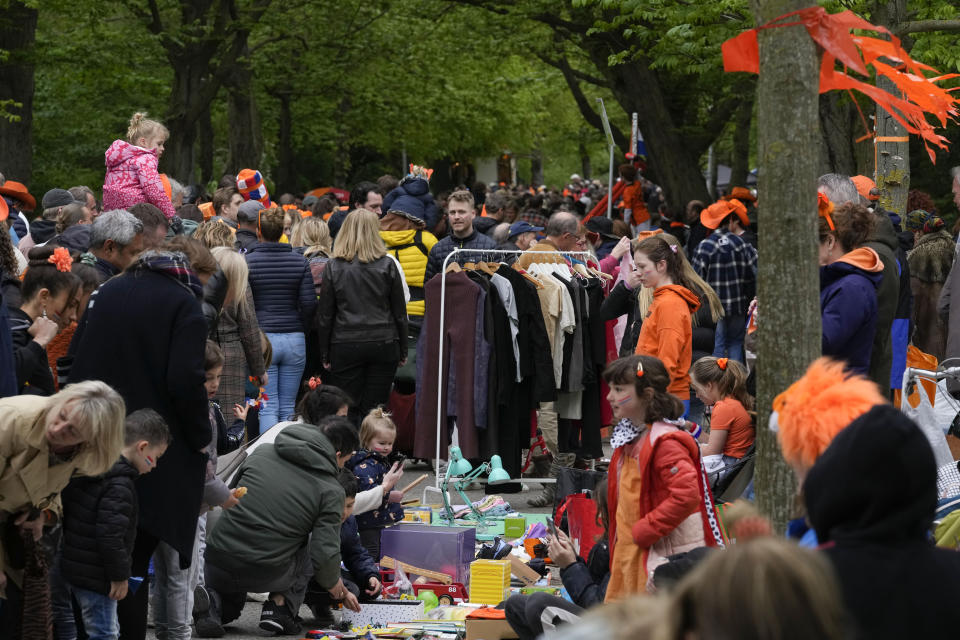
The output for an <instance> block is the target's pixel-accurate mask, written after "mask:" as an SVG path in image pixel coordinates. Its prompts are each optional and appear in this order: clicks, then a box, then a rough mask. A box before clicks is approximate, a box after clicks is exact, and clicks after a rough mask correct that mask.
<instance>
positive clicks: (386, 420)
mask: <svg viewBox="0 0 960 640" xmlns="http://www.w3.org/2000/svg"><path fill="white" fill-rule="evenodd" d="M396 438H397V425H395V424H394V423H393V420H392V419H391V418H390V414H389V413H387V412H386V411H384V410H383V409H382V408H381V407H377V408H376V409H371V410H370V413H368V414H367V417H365V418H364V419H363V422H361V423H360V450H359V451H357V452H356V453H355V454H354V455H353V457H352V458H350V460H349V461H348V462H347V464H346V468H347V469H349V470H350V471H352V472H353V474H354V475H355V476H356V477H357V482H358V484H359V490H360V491H366V490H369V489H372V488H374V487H378V486H380V485H382V484H383V477H384V475H386V474H387V472H389V471H390V468H391V466H392V465H391V463H390V461H389V460H388V456H389V455H390V454H391V453H392V452H393V443H394V441H395V440H396ZM402 498H403V495H402V494H401V493H400V492H399V491H391V492H390V493H385V494H384V496H383V502H382V503H381V504H380V507H379V508H378V509H374V510H373V511H370V512H368V513H363V514H360V515H359V516H357V525H358V528H359V531H360V539H361V540H362V541H363V546H364V547H366V549H367V551H368V552H369V553H370V556H371V557H372V558H373V559H374V560H375V561H379V560H380V532H381V531H382V530H383V528H384V527H386V526H388V525H391V524H394V523H395V522H400V521H401V520H403V507H402V506H401V505H400V500H401V499H402Z"/></svg>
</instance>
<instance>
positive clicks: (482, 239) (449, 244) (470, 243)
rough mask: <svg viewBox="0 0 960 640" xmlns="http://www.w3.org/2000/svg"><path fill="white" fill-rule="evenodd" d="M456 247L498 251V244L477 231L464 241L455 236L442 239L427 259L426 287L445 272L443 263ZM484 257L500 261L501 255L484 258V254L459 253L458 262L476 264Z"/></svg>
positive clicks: (494, 254) (493, 254) (434, 246)
mask: <svg viewBox="0 0 960 640" xmlns="http://www.w3.org/2000/svg"><path fill="white" fill-rule="evenodd" d="M454 247H456V248H457V249H496V248H497V243H496V241H495V240H494V239H493V238H491V237H490V236H485V235H483V234H482V233H477V231H476V230H474V231H473V232H471V233H470V235H469V236H467V237H466V238H463V239H461V238H457V237H454V236H453V235H449V236H446V237H445V238H442V239H441V240H440V242H438V243H437V244H435V245H433V249H431V250H430V256H429V257H428V258H427V273H426V274H425V275H424V277H423V284H424V285H426V284H427V282H429V281H430V278H432V277H433V276H435V275H437V274H438V273H440V271H442V270H443V261H444V260H446V258H447V256H448V255H450V254H451V253H452V252H453V249H454ZM484 257H486V258H488V259H489V260H493V261H497V260H499V259H500V255H499V254H496V253H491V254H489V255H487V256H484V255H483V254H482V253H477V254H473V255H471V254H469V253H459V254H457V262H459V263H460V264H463V263H464V262H471V261H472V262H476V261H478V260H483V259H484Z"/></svg>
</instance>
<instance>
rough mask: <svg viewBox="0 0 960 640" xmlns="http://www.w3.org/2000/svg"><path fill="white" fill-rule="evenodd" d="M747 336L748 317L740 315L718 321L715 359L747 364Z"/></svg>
mask: <svg viewBox="0 0 960 640" xmlns="http://www.w3.org/2000/svg"><path fill="white" fill-rule="evenodd" d="M746 335H747V316H746V314H742V313H738V314H734V315H730V316H724V317H722V318H720V319H719V320H718V321H717V330H716V332H715V333H714V339H713V357H714V358H730V359H731V360H739V361H740V362H745V360H744V358H743V338H744V337H745V336H746Z"/></svg>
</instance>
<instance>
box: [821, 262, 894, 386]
mask: <svg viewBox="0 0 960 640" xmlns="http://www.w3.org/2000/svg"><path fill="white" fill-rule="evenodd" d="M851 256H852V257H851ZM882 279H883V263H882V262H881V261H880V258H879V256H877V254H876V252H874V251H873V250H871V249H865V248H861V249H856V250H854V251H851V252H850V253H848V254H847V255H846V256H844V257H843V258H841V259H840V260H838V261H836V262H834V263H832V264H828V265H826V266H824V267H820V315H821V318H822V321H823V342H822V350H823V355H825V356H832V357H834V358H836V359H838V360H843V361H845V362H846V363H847V368H848V369H849V370H850V371H851V372H854V373H860V374H863V375H865V376H866V375H868V374H869V372H870V354H871V352H872V350H873V338H874V334H875V333H876V330H877V287H878V286H879V285H880V281H881V280H882Z"/></svg>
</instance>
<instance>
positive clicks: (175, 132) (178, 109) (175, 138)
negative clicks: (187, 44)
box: [163, 58, 209, 184]
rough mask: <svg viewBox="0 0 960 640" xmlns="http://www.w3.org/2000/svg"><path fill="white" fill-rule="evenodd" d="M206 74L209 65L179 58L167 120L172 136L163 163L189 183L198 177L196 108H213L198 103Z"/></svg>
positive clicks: (177, 176) (170, 171)
mask: <svg viewBox="0 0 960 640" xmlns="http://www.w3.org/2000/svg"><path fill="white" fill-rule="evenodd" d="M206 74H207V65H206V64H204V63H203V62H200V61H196V60H191V59H189V58H185V59H178V60H177V61H176V63H175V64H174V67H173V86H172V87H171V88H170V108H169V114H170V115H169V116H168V118H167V122H166V124H167V128H168V129H169V130H170V139H169V140H167V145H166V147H167V148H166V153H164V154H163V164H164V169H165V171H166V173H168V174H171V175H173V176H174V177H176V178H177V179H178V180H185V181H186V183H187V184H191V183H193V182H196V180H197V176H196V171H195V168H196V163H195V159H194V145H195V143H196V140H197V117H196V116H193V115H191V113H192V112H193V111H194V110H196V111H197V112H201V111H203V110H204V109H205V108H208V107H209V103H208V104H207V105H204V106H203V107H202V108H197V104H196V101H197V95H198V94H199V93H200V86H201V84H202V82H203V78H204V76H205V75H206Z"/></svg>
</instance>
